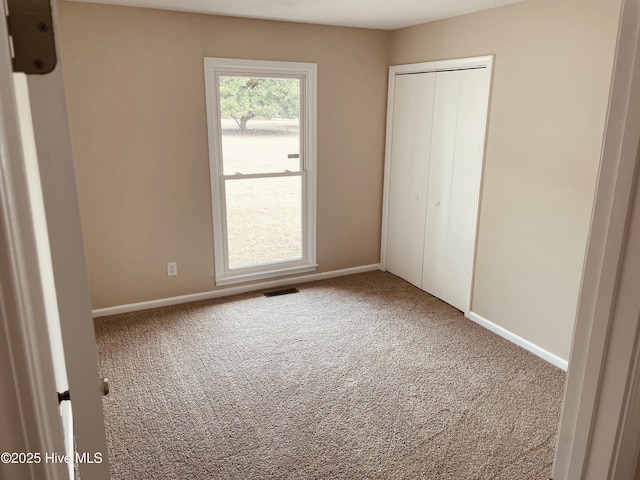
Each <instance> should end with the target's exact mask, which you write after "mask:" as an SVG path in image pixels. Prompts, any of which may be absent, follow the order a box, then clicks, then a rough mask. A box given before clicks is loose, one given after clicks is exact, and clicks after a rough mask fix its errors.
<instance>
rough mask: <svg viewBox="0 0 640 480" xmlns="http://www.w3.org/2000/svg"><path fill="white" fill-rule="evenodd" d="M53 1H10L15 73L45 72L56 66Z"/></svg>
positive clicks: (8, 22) (8, 24) (8, 7)
mask: <svg viewBox="0 0 640 480" xmlns="http://www.w3.org/2000/svg"><path fill="white" fill-rule="evenodd" d="M51 1H52V0H6V5H7V9H8V12H7V28H8V30H9V37H10V42H11V45H12V48H13V51H12V55H13V71H14V72H21V73H29V74H38V75H43V74H45V73H49V72H51V71H52V70H53V69H54V68H55V67H56V63H57V57H56V44H55V38H54V35H53V20H52V17H51ZM53 1H55V0H53Z"/></svg>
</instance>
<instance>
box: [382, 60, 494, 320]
mask: <svg viewBox="0 0 640 480" xmlns="http://www.w3.org/2000/svg"><path fill="white" fill-rule="evenodd" d="M476 68H483V69H487V75H488V78H489V82H488V83H489V85H488V88H487V95H486V108H485V112H484V118H483V125H482V138H484V139H485V141H484V142H483V145H482V160H481V166H480V174H479V175H478V180H477V185H476V193H475V197H474V198H475V205H474V211H475V215H474V227H473V244H474V251H473V259H472V272H473V273H472V276H471V288H470V290H469V299H468V301H467V303H466V305H465V309H464V315H465V316H466V317H468V316H469V312H470V310H471V296H472V295H473V286H474V280H475V279H474V276H475V262H476V249H477V235H478V214H479V206H480V191H481V187H482V180H483V176H484V157H485V152H486V135H487V119H488V112H489V97H490V92H491V84H492V68H493V55H485V56H481V57H470V58H458V59H453V60H440V61H435V62H421V63H411V64H406V65H393V66H391V67H389V90H388V94H387V132H386V142H385V159H384V187H383V188H384V189H383V199H382V238H381V241H380V263H381V270H383V271H386V270H387V236H388V227H389V189H390V182H389V180H390V174H391V151H392V145H393V143H392V142H393V138H392V137H393V119H394V113H395V112H394V107H395V85H396V78H397V76H398V75H410V74H416V73H430V72H443V71H449V70H469V69H476Z"/></svg>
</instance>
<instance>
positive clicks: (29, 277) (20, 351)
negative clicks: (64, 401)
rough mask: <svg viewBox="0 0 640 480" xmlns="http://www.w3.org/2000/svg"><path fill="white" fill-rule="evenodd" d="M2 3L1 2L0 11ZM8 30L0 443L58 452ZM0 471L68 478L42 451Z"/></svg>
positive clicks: (2, 101) (2, 132) (0, 43)
mask: <svg viewBox="0 0 640 480" xmlns="http://www.w3.org/2000/svg"><path fill="white" fill-rule="evenodd" d="M5 8H6V7H5V4H4V2H3V3H2V5H1V6H0V16H1V17H2V18H3V19H4V18H5V15H6V11H5ZM8 38H9V37H8V34H7V25H6V22H5V21H4V20H3V21H0V65H1V66H2V67H1V68H0V265H2V268H0V285H1V287H2V288H0V332H1V333H0V350H1V351H2V355H1V358H2V360H3V362H2V365H1V366H0V368H2V371H1V372H0V405H2V408H3V412H2V414H3V415H2V417H3V418H2V419H1V424H2V440H1V448H0V451H2V452H16V453H20V452H23V453H26V452H34V453H35V452H40V453H41V454H42V455H44V452H50V453H57V454H59V455H64V453H65V450H64V448H65V447H64V435H63V429H62V420H61V417H60V413H59V410H58V402H57V397H56V385H55V381H54V371H53V366H52V364H51V349H50V346H49V338H48V333H47V323H46V308H45V299H44V294H43V290H42V278H41V276H40V268H39V262H38V250H37V243H36V236H35V231H34V227H33V223H32V209H31V204H30V194H29V181H28V175H27V171H26V162H25V160H24V152H23V149H22V144H21V140H20V138H21V135H20V130H19V126H18V125H19V119H18V111H17V104H16V94H15V90H14V83H13V82H14V79H13V75H14V74H13V71H12V69H11V68H10V67H9V68H7V67H8V66H10V65H11V54H10V50H9V41H8ZM5 409H7V410H6V411H5ZM0 473H2V475H0V476H2V477H3V478H5V477H6V478H25V479H34V480H35V479H45V480H62V479H65V478H69V477H68V472H67V469H66V465H65V464H62V463H57V464H56V463H47V462H45V461H44V459H41V461H40V462H39V463H33V464H25V465H19V464H4V463H0ZM5 473H6V475H5Z"/></svg>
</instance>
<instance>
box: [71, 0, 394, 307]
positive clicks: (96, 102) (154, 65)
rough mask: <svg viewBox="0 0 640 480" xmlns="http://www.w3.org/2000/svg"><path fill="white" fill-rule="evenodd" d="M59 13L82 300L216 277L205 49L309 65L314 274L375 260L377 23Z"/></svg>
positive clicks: (115, 11) (97, 8) (380, 39)
mask: <svg viewBox="0 0 640 480" xmlns="http://www.w3.org/2000/svg"><path fill="white" fill-rule="evenodd" d="M60 24H61V38H62V42H61V45H62V56H63V66H64V74H65V82H66V87H67V92H68V104H69V117H70V122H71V131H72V139H73V145H74V154H75V160H76V168H77V175H78V184H79V195H80V207H81V211H82V220H83V229H84V237H85V243H86V250H87V261H88V269H89V276H90V284H91V291H92V300H93V307H94V308H101V307H108V306H113V305H121V304H126V303H131V302H139V301H144V300H154V299H158V298H163V297H168V296H175V295H183V294H190V293H197V292H203V291H209V290H212V289H214V288H215V287H214V281H213V275H214V272H213V240H212V220H211V195H210V191H209V163H208V162H209V160H208V146H207V131H206V114H205V93H204V78H203V75H204V74H203V57H205V56H213V57H232V58H233V57H235V58H250V59H267V60H283V61H301V62H317V64H318V237H317V243H318V255H317V259H318V263H319V268H318V271H328V270H335V269H341V268H347V267H352V266H359V265H366V264H372V263H377V262H379V257H380V255H379V249H380V219H381V214H380V211H381V205H382V195H381V191H382V176H383V156H384V129H385V111H386V88H387V67H388V61H387V60H388V49H389V41H388V40H389V37H390V33H389V32H383V31H377V30H363V29H349V28H337V27H323V26H311V25H303V24H293V23H280V22H268V21H257V20H244V19H237V18H225V17H215V16H204V15H196V14H185V13H175V12H167V11H159V10H149V9H135V8H124V7H113V6H103V5H90V4H80V3H71V2H62V3H61V4H60ZM168 261H177V262H178V271H179V275H178V276H177V277H167V274H166V262H168Z"/></svg>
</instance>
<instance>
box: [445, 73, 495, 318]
mask: <svg viewBox="0 0 640 480" xmlns="http://www.w3.org/2000/svg"><path fill="white" fill-rule="evenodd" d="M455 73H456V76H457V80H458V84H459V94H458V115H457V117H458V120H457V127H456V136H455V145H454V152H455V153H454V156H453V163H452V179H451V192H450V202H449V224H448V231H447V238H448V240H447V255H446V260H445V261H446V264H447V266H446V269H445V271H446V277H445V280H444V281H445V284H446V287H445V292H444V296H445V297H446V299H445V301H447V302H448V303H450V304H451V305H453V306H455V307H457V308H459V309H460V310H466V309H467V308H468V307H469V306H468V302H469V298H470V294H471V278H472V276H473V255H474V249H475V242H474V238H475V231H474V230H475V228H476V216H477V211H478V210H477V207H478V205H477V200H478V188H479V185H478V179H479V177H480V174H481V168H482V154H483V145H484V136H483V135H484V113H485V108H486V92H487V89H488V80H489V78H488V73H487V70H486V69H477V70H462V71H459V72H455Z"/></svg>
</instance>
